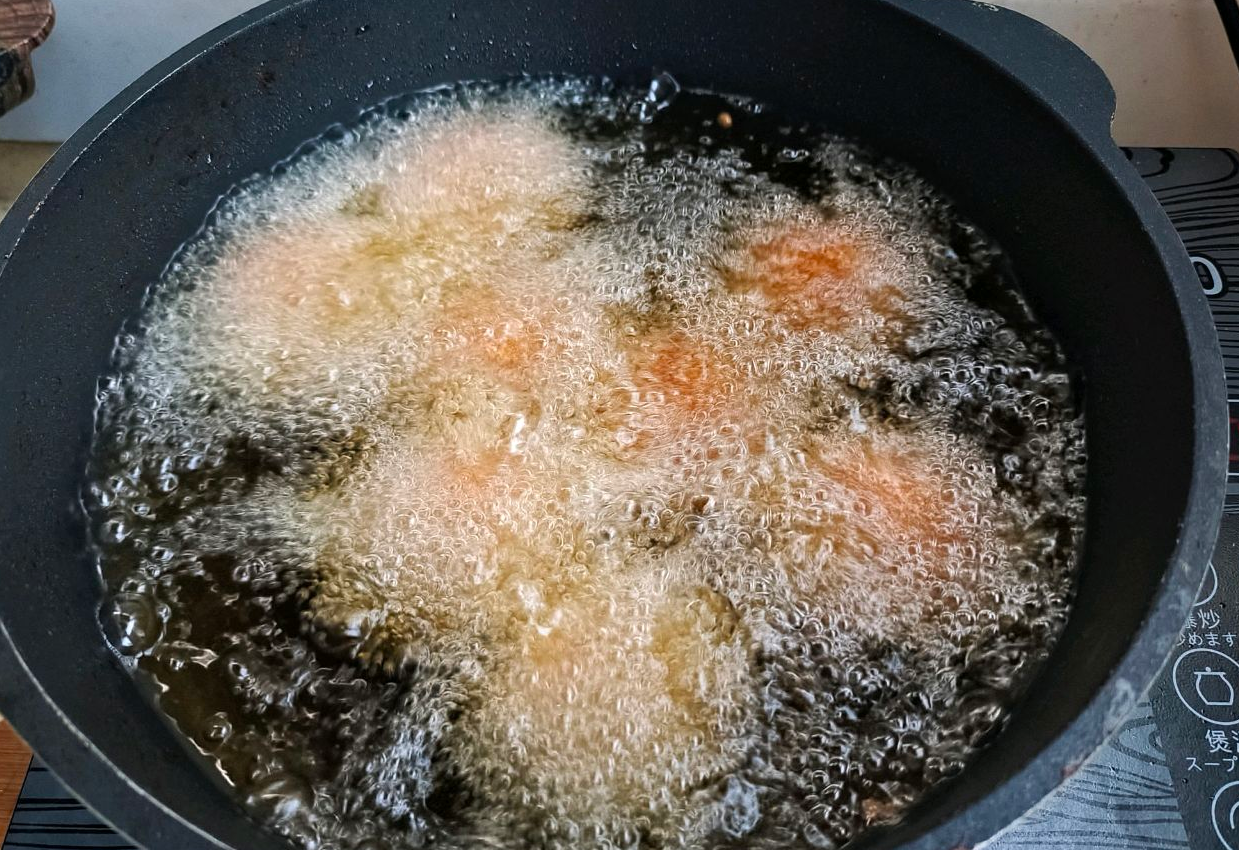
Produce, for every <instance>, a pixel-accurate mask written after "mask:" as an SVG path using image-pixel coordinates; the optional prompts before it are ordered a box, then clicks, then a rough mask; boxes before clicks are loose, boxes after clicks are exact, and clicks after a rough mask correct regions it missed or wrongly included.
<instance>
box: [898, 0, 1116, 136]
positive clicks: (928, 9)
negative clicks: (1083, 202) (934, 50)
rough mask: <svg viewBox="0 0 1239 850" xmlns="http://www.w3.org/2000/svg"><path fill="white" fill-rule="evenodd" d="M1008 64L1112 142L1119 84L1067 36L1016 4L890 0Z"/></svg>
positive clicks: (1085, 129) (1089, 132)
mask: <svg viewBox="0 0 1239 850" xmlns="http://www.w3.org/2000/svg"><path fill="white" fill-rule="evenodd" d="M891 2H892V4H893V5H895V6H898V7H899V8H900V9H902V10H904V11H905V12H908V13H910V14H912V15H914V16H915V17H917V18H920V19H921V20H923V21H925V22H926V23H928V24H930V25H931V26H933V27H935V28H937V29H939V30H941V31H943V32H944V33H945V34H947V35H949V36H954V37H955V38H957V39H959V40H960V41H962V42H965V43H966V44H968V45H969V46H970V47H972V48H973V49H974V50H977V51H979V52H981V53H982V54H983V55H985V57H986V58H988V59H989V60H990V61H991V62H993V63H994V64H995V65H997V66H999V67H1001V68H1003V69H1005V70H1006V71H1007V72H1008V73H1009V74H1011V75H1012V76H1014V77H1015V78H1016V79H1018V80H1019V81H1020V82H1021V83H1022V84H1023V85H1024V86H1026V87H1027V88H1028V89H1030V90H1031V91H1032V92H1033V93H1034V94H1036V95H1037V97H1038V99H1040V100H1041V101H1042V102H1043V103H1045V104H1046V105H1047V106H1048V107H1050V108H1051V109H1052V110H1054V111H1055V112H1056V113H1058V114H1059V115H1060V116H1062V117H1063V118H1064V119H1065V120H1066V121H1067V122H1068V123H1069V124H1071V125H1072V126H1073V127H1075V128H1076V129H1077V130H1078V131H1080V132H1081V134H1082V135H1084V136H1085V137H1086V138H1088V139H1090V140H1092V141H1094V142H1095V143H1103V144H1106V145H1109V146H1113V144H1114V141H1113V138H1112V136H1111V134H1110V125H1111V123H1112V122H1113V120H1114V110H1115V104H1116V100H1115V95H1114V87H1113V86H1112V85H1111V84H1110V80H1109V79H1107V78H1106V75H1105V74H1104V73H1103V72H1102V70H1101V68H1099V67H1098V66H1097V63H1096V62H1094V61H1093V60H1092V59H1090V58H1089V57H1088V55H1087V54H1085V52H1084V51H1083V50H1081V49H1080V48H1079V47H1077V46H1076V45H1075V44H1073V43H1072V42H1071V41H1070V40H1068V39H1067V38H1066V37H1064V36H1062V35H1060V34H1059V33H1057V32H1055V31H1054V30H1052V29H1050V28H1049V27H1048V26H1046V25H1045V24H1042V23H1040V22H1039V21H1035V20H1033V19H1032V18H1030V17H1028V16H1027V15H1022V14H1020V13H1019V12H1016V11H1013V10H1011V9H1006V8H1002V7H999V6H995V5H993V4H992V3H985V2H979V0H891Z"/></svg>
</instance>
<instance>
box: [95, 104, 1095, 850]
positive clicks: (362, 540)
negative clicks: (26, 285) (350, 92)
mask: <svg viewBox="0 0 1239 850" xmlns="http://www.w3.org/2000/svg"><path fill="white" fill-rule="evenodd" d="M623 104H624V101H623V98H622V97H619V98H618V99H617V98H616V97H615V96H614V92H611V93H610V94H609V95H608V92H606V91H605V90H603V91H595V90H593V89H591V88H590V86H589V85H587V84H584V83H580V82H572V81H569V82H559V83H546V82H542V83H538V82H525V83H523V84H520V85H516V86H513V87H510V88H507V89H501V90H491V91H490V92H489V94H488V95H487V96H480V95H479V94H478V93H477V92H471V91H470V90H468V89H462V90H460V91H458V92H455V93H450V94H441V95H439V96H436V97H428V98H426V99H425V100H424V101H423V102H422V104H421V105H420V107H419V109H418V110H417V112H416V114H415V115H414V116H413V117H412V118H409V119H399V118H390V119H386V120H383V121H378V122H371V123H370V124H369V126H368V129H366V131H365V132H360V133H356V134H351V135H350V136H349V137H348V138H347V139H346V140H345V141H344V142H340V143H336V144H328V145H324V146H322V147H321V148H320V149H319V150H318V151H317V152H316V153H314V154H313V155H311V156H308V157H306V158H304V159H303V160H301V161H299V162H297V163H295V164H293V165H291V166H289V167H288V168H287V169H286V171H285V173H284V174H282V175H281V176H280V177H278V178H277V179H273V180H269V181H264V182H262V183H259V184H256V186H255V187H254V188H253V189H251V190H249V191H248V192H246V193H242V194H241V195H239V196H237V197H235V198H233V199H231V200H230V201H229V202H228V203H227V204H226V205H225V206H224V211H223V213H222V214H221V216H220V217H219V220H218V221H217V222H216V224H215V225H214V226H213V227H212V228H210V229H208V231H207V232H205V233H204V234H203V235H202V236H201V237H200V238H199V239H198V240H197V241H196V242H195V243H194V244H193V245H192V246H191V247H190V249H189V250H188V251H187V252H186V253H185V255H184V256H183V257H181V258H180V260H179V261H178V262H177V263H176V264H175V265H174V266H173V267H172V271H171V273H170V275H169V279H168V280H167V281H165V282H164V284H163V288H162V289H160V290H159V291H158V292H157V294H156V295H155V297H154V298H153V302H152V307H151V310H150V313H149V316H148V317H147V319H146V321H145V324H144V326H143V329H142V333H141V334H140V335H138V336H137V337H135V338H134V339H133V340H131V341H130V342H129V343H128V345H127V346H124V347H123V353H124V357H123V362H124V372H123V373H122V375H120V376H119V377H117V378H115V379H113V381H112V383H111V384H110V385H109V389H108V394H107V395H106V396H105V399H104V403H103V408H102V413H101V438H100V445H101V446H102V447H103V448H101V449H100V457H101V458H102V460H101V461H100V462H99V463H98V467H99V469H101V470H105V471H106V475H105V474H102V473H101V475H100V476H99V477H100V480H99V481H97V482H96V484H95V487H94V490H93V491H92V499H93V501H92V504H93V506H94V508H95V515H96V517H97V518H98V519H99V528H100V535H101V538H102V539H101V546H102V549H103V552H104V556H103V558H104V565H103V566H104V572H105V575H107V576H108V577H109V578H110V579H111V581H112V585H113V587H114V589H115V590H117V591H119V593H120V595H119V596H117V597H116V598H117V600H119V601H118V602H113V603H112V613H113V620H114V626H115V628H116V632H115V634H114V641H117V642H118V645H121V648H122V649H123V650H125V651H128V652H129V653H130V654H132V655H136V656H140V657H141V658H142V659H143V660H142V662H141V663H142V664H145V665H146V669H147V670H148V671H149V672H150V673H151V675H153V676H154V677H155V678H156V679H158V680H159V681H161V682H162V683H164V687H165V695H164V696H163V697H161V699H162V701H163V702H162V704H163V705H164V707H165V709H166V710H168V711H169V712H170V713H171V714H172V715H173V716H174V717H175V718H176V719H177V720H178V722H180V723H181V725H182V728H184V729H185V730H186V732H187V734H189V735H190V736H191V737H192V738H194V740H195V741H196V742H197V743H198V744H199V746H200V748H202V749H203V750H204V752H208V753H210V754H212V755H213V756H214V757H215V758H216V759H218V761H219V763H220V766H221V769H222V770H224V772H225V774H226V775H227V776H229V778H230V779H231V781H233V782H234V783H236V784H237V785H238V786H239V787H241V788H242V789H243V790H244V791H245V793H246V794H247V795H249V800H250V802H251V805H253V806H254V807H255V809H256V810H257V811H259V812H261V813H264V814H265V816H266V817H268V818H270V819H271V820H272V821H273V822H274V823H275V824H276V825H277V827H278V828H279V829H281V830H282V831H284V832H285V833H286V834H288V835H290V836H292V837H293V838H294V839H296V840H298V841H300V842H301V843H303V844H304V845H305V846H307V847H323V848H329V847H341V848H345V847H347V848H354V847H356V848H361V847H363V846H365V847H369V846H390V847H405V846H419V845H420V843H421V842H424V841H430V843H431V846H445V847H446V846H468V845H470V844H474V845H481V846H513V847H520V846H528V847H564V848H568V847H574V848H576V847H634V848H635V847H638V846H640V847H666V848H678V847H683V848H689V847H697V846H705V845H707V844H709V843H711V842H717V841H719V840H724V839H726V838H727V837H728V836H730V837H731V838H732V839H740V838H743V839H744V840H746V841H748V842H749V846H755V847H774V846H787V842H789V841H797V842H801V843H802V844H805V845H807V846H815V847H831V846H836V845H837V844H839V843H842V842H844V841H846V840H847V839H848V838H850V837H851V836H853V835H854V834H856V832H857V831H858V830H860V829H861V828H863V826H864V825H866V824H869V823H874V822H882V821H887V820H890V819H892V818H894V817H896V816H897V815H898V813H899V812H900V811H901V810H902V809H903V808H904V807H905V806H906V805H907V804H908V803H909V802H910V801H911V800H912V799H914V798H915V797H916V796H917V795H918V794H919V793H921V791H923V790H924V788H926V787H928V786H929V785H931V784H933V782H935V781H937V780H938V779H940V778H941V777H943V776H946V775H950V774H951V773H953V772H954V771H957V770H958V769H959V767H960V765H961V764H962V762H961V759H962V758H963V757H964V756H965V755H966V754H967V753H968V752H969V751H970V750H971V748H972V747H973V746H974V745H975V744H977V743H978V742H980V741H981V740H982V739H983V738H984V736H985V735H987V734H989V733H990V732H991V731H992V730H993V729H995V728H996V727H997V725H998V723H999V721H1000V720H1001V717H1002V710H1003V705H1004V704H1005V702H1006V701H1007V700H1008V699H1009V698H1010V696H1011V694H1012V693H1013V689H1014V688H1015V687H1016V685H1017V684H1018V682H1019V680H1020V676H1021V675H1022V673H1023V672H1024V671H1025V670H1026V669H1027V668H1029V667H1030V666H1031V665H1033V664H1035V662H1036V661H1037V660H1038V659H1039V658H1040V657H1042V656H1043V655H1044V653H1045V652H1046V651H1048V645H1049V642H1050V639H1051V638H1052V637H1053V635H1054V634H1055V633H1056V631H1057V629H1058V627H1059V625H1060V624H1061V622H1062V620H1063V618H1064V617H1065V612H1066V597H1067V591H1068V587H1069V576H1070V572H1069V568H1070V562H1071V556H1072V552H1073V550H1074V545H1075V544H1074V541H1075V535H1076V534H1077V533H1078V526H1079V521H1080V515H1081V510H1082V502H1081V498H1082V497H1081V496H1080V495H1079V492H1080V488H1079V480H1080V477H1081V475H1082V462H1083V455H1082V449H1081V446H1082V431H1081V425H1080V421H1079V418H1078V417H1077V416H1076V414H1075V413H1074V412H1073V411H1072V409H1071V406H1070V401H1069V397H1068V396H1067V395H1066V394H1065V390H1064V386H1065V376H1063V375H1062V373H1061V370H1060V369H1059V367H1058V366H1057V365H1056V364H1055V363H1054V362H1038V356H1040V357H1041V359H1043V360H1044V359H1045V357H1046V356H1048V355H1047V354H1046V353H1047V352H1049V353H1050V354H1052V353H1053V346H1052V342H1050V341H1049V340H1048V337H1044V335H1042V336H1040V337H1036V340H1037V341H1038V342H1037V344H1039V345H1041V346H1042V349H1041V354H1040V355H1038V354H1037V352H1036V351H1034V350H1033V349H1034V348H1035V346H1033V344H1032V343H1029V342H1028V340H1027V339H1025V338H1024V337H1025V336H1027V335H1028V334H1029V333H1032V332H1030V331H1022V332H1020V333H1017V332H1016V331H1015V330H1012V329H1010V328H1007V327H1006V325H1005V323H1004V321H1003V320H1002V319H1001V318H1000V317H998V316H997V315H996V314H995V313H993V312H992V311H991V310H989V309H987V308H984V307H982V306H979V305H977V304H974V303H973V302H972V301H970V300H969V298H968V297H967V296H968V293H967V291H966V284H967V282H968V274H970V273H971V271H970V269H971V267H970V265H969V264H970V263H978V264H986V263H990V262H991V261H992V260H993V259H994V256H995V254H994V252H993V250H992V248H990V247H989V246H988V245H987V244H986V243H985V242H984V240H983V239H982V238H981V237H979V236H975V234H974V237H973V241H972V243H971V247H972V248H973V249H975V252H976V256H975V257H968V256H960V254H959V246H958V245H953V244H948V243H947V240H946V237H945V236H944V235H943V227H942V218H943V216H945V215H946V212H944V210H945V207H944V205H943V203H942V202H941V201H940V200H939V199H938V198H937V197H936V196H935V195H934V194H933V193H932V191H931V190H930V189H928V187H926V186H925V185H924V184H923V183H921V182H920V181H919V180H917V179H916V178H915V177H914V176H912V175H910V174H907V173H906V172H904V171H899V170H894V171H892V170H891V169H890V168H889V167H885V166H882V167H877V166H874V165H872V164H871V163H870V162H869V161H868V160H867V159H866V158H864V157H863V156H861V155H860V154H859V153H858V152H857V151H856V150H855V149H854V148H852V147H851V146H848V145H845V144H842V143H840V142H837V141H835V140H832V139H829V138H824V139H823V140H821V141H820V143H819V146H818V148H817V149H816V150H815V151H813V152H810V154H809V155H811V156H812V157H814V161H815V162H816V163H817V167H818V168H819V169H820V170H821V172H822V173H829V174H832V175H834V178H835V184H834V186H833V189H832V191H831V192H830V193H829V196H828V197H827V198H824V199H820V200H817V199H809V198H806V197H805V195H804V194H803V193H801V192H797V191H796V190H795V189H794V188H789V187H786V186H783V185H781V184H779V183H778V182H776V181H774V180H772V179H770V177H769V176H767V175H765V174H763V173H762V172H761V170H760V169H758V168H755V167H754V166H753V164H752V163H750V162H749V161H747V160H746V159H745V157H744V156H743V154H742V152H741V151H740V150H739V149H735V148H728V147H726V146H725V145H724V146H721V147H719V148H714V149H708V150H704V151H703V150H687V149H686V150H679V151H672V152H670V153H668V154H666V155H659V156H654V155H653V153H652V151H651V148H650V144H649V142H648V140H647V139H646V135H645V134H646V133H647V132H648V130H647V129H645V128H646V127H647V126H648V125H646V124H644V123H641V122H639V121H628V120H626V119H625V118H624V116H625V115H626V114H627V113H626V110H625V108H624V105H623ZM568 114H572V115H577V116H578V117H579V116H580V115H581V114H585V115H587V116H589V117H590V118H591V119H592V120H593V121H594V122H595V123H598V122H601V123H603V124H606V125H607V126H608V128H609V133H607V134H601V135H599V134H585V135H582V134H580V133H579V132H577V131H574V130H573V129H572V126H573V125H572V122H571V121H569V120H568V119H567V118H566V117H565V116H566V115H568ZM728 126H730V120H729V122H728ZM792 153H795V155H797V156H799V155H801V154H800V153H799V152H792ZM791 155H792V154H791V153H789V154H788V156H791ZM963 230H964V232H965V233H973V231H971V230H970V229H968V228H966V227H965V228H964V229H963ZM961 281H962V282H961ZM1021 333H1023V334H1024V336H1021ZM1004 334H1005V335H1004ZM1034 336H1036V335H1035V334H1034ZM995 340H997V342H995ZM1029 364H1032V365H1031V366H1030V365H1029ZM961 411H970V413H968V414H967V415H965V414H964V413H961ZM969 417H970V418H969ZM1003 423H1006V424H1005V425H1004V424H1003ZM995 429H1000V430H1001V434H998V432H997V431H996V430H995ZM996 435H997V436H996ZM183 482H184V486H182V483H183ZM190 482H192V484H191V483H190ZM221 564H227V565H228V567H227V576H225V577H222V578H221V576H220V574H218V573H219V571H220V570H223V569H224V567H221V566H220V565H221ZM203 598H211V599H213V600H214V602H213V603H212V605H213V606H214V607H212V605H206V604H205V603H204V602H203V601H202V600H203ZM156 599H157V600H158V605H159V606H162V607H161V608H160V609H159V610H160V611H162V612H163V614H162V616H163V618H164V619H167V621H168V622H167V625H166V627H165V626H164V625H162V624H161V625H160V626H159V627H158V628H159V629H160V630H162V632H163V633H164V634H161V638H162V642H161V641H159V640H156V639H154V638H150V639H147V637H148V636H149V633H150V632H151V631H152V630H153V629H154V628H155V627H154V626H153V625H151V624H149V623H147V621H153V620H155V619H158V618H157V617H155V615H154V614H152V611H154V607H153V606H154V605H155V604H156V603H155V602H152V601H150V600H156ZM221 605H222V606H225V607H228V608H230V609H232V610H233V611H234V613H233V614H230V615H228V616H231V617H234V618H235V619H236V622H235V623H233V624H232V625H230V626H228V627H227V628H225V627H223V626H220V625H218V623H217V624H216V625H215V626H214V627H213V628H212V627H210V626H208V625H207V623H206V621H205V619H204V618H208V617H209V614H208V613H207V612H209V611H217V612H218V610H219V606H221ZM246 605H249V606H251V607H250V608H249V609H246V613H245V614H243V615H242V614H238V613H236V611H237V610H239V609H241V608H244V606H246ZM289 606H293V608H292V609H291V610H293V612H294V613H292V614H283V615H281V614H279V612H281V611H286V610H288V609H289ZM216 616H217V617H218V618H222V619H219V622H223V619H227V618H226V617H224V615H222V614H218V613H217V615H216ZM281 616H283V617H285V619H287V617H289V616H291V617H293V621H294V622H295V623H296V622H299V623H300V627H299V631H300V632H301V634H298V633H297V631H298V629H293V630H292V631H291V632H290V631H289V629H288V627H287V626H286V625H282V622H283V621H281V619H280V617H281ZM230 622H231V621H230ZM144 623H147V625H145V626H144V625H143V624H144ZM117 624H119V625H117ZM143 631H144V634H143V635H138V634H137V633H138V632H143ZM126 642H127V643H126ZM187 647H188V649H187ZM195 647H196V648H195ZM195 652H197V655H194V653H195ZM203 652H208V653H209V656H208V655H203V654H202V653H203ZM320 655H321V659H320V660H317V661H316V660H315V659H316V658H319V656H320ZM195 658H196V659H197V660H196V661H194V660H193V659H195ZM330 658H335V659H337V661H336V662H334V663H336V664H338V665H340V666H338V667H335V668H332V667H331V663H332V662H329V661H326V660H322V659H330ZM186 659H189V660H188V661H187V660H186ZM195 667H196V668H199V669H200V670H201V672H194V674H193V675H194V676H196V677H198V678H197V679H196V680H194V681H196V682H197V686H198V687H199V688H201V689H202V690H203V691H204V692H206V693H208V694H209V693H210V692H211V688H212V687H214V688H220V687H223V688H224V689H225V691H227V692H228V693H229V694H230V696H229V697H227V698H224V697H219V698H215V697H210V696H207V697H203V698H201V699H199V700H197V701H196V700H195V699H194V698H191V697H182V696H180V694H181V693H182V692H181V690H180V689H181V688H187V687H189V686H188V685H187V684H185V683H186V682H188V681H189V679H187V678H186V676H188V673H186V670H190V671H193V670H194V668H195ZM205 680H210V681H211V682H212V683H213V684H212V685H210V686H203V685H202V681H205ZM337 692H341V693H344V694H345V695H344V696H341V695H340V693H337ZM348 694H351V697H350V696H348ZM350 699H351V700H352V703H350ZM350 705H351V706H352V707H349V706H350ZM205 706H210V708H212V709H215V708H218V709H219V711H208V710H207V708H206V707H205ZM327 706H331V707H333V709H339V710H340V711H341V712H342V713H343V714H344V715H346V716H345V719H344V720H335V719H332V720H330V721H328V720H326V719H324V720H322V721H321V722H318V721H315V718H316V717H320V716H324V715H322V712H323V711H324V710H325V708H326V707H327ZM324 717H325V716H324ZM316 723H317V726H316ZM234 727H235V728H234ZM242 729H244V731H242ZM311 729H313V730H314V731H310V730H311ZM221 730H224V731H221ZM315 736H318V737H315ZM320 738H321V739H323V740H327V741H329V742H330V743H329V744H322V743H321V741H320V744H321V746H322V747H323V752H316V751H314V747H313V745H312V743H307V742H312V741H314V740H319V739H320ZM333 748H334V749H333ZM294 751H295V755H294V754H292V753H294ZM272 752H275V753H277V755H274V756H273V755H271V753H272ZM264 753H265V754H264ZM279 753H284V754H283V755H279ZM445 789H447V790H445ZM445 800H447V802H445ZM367 841H374V842H382V844H381V845H380V844H378V843H376V844H373V845H371V844H366V843H365V842H367Z"/></svg>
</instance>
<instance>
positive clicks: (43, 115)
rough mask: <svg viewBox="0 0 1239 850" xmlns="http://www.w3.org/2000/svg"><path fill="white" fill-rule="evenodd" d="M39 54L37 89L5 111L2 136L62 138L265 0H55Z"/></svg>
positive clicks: (0, 119)
mask: <svg viewBox="0 0 1239 850" xmlns="http://www.w3.org/2000/svg"><path fill="white" fill-rule="evenodd" d="M53 2H54V4H55V6H56V28H55V29H54V30H52V35H51V37H50V38H49V39H48V40H47V43H46V44H44V45H43V46H42V47H40V48H38V49H37V50H36V51H35V53H34V58H33V59H34V76H35V96H34V97H33V98H32V99H31V100H30V101H29V102H27V103H24V104H22V105H21V106H20V107H18V108H17V109H15V110H13V111H12V112H10V113H9V114H7V115H4V116H2V117H0V139H22V140H27V141H48V142H62V141H64V140H65V139H67V138H68V137H69V136H70V135H71V134H72V133H73V131H74V130H76V129H77V128H78V127H79V126H81V124H82V123H83V122H84V121H85V120H86V119H87V118H89V117H90V116H91V115H93V114H94V113H95V111H96V110H97V109H99V107H101V106H103V104H105V103H107V102H108V101H109V100H111V99H112V97H113V96H114V95H116V94H117V93H119V92H120V90H121V89H123V88H124V87H125V86H127V85H128V84H129V83H131V82H133V81H134V80H135V79H137V77H138V76H139V75H141V74H142V72H143V71H146V70H147V69H148V68H150V67H151V66H152V65H154V64H155V63H156V62H158V61H159V60H160V59H163V58H164V57H165V56H167V55H168V54H170V53H172V52H173V51H175V50H176V49H177V48H179V47H182V46H183V45H185V44H187V43H188V42H190V41H192V40H193V39H195V38H197V37H198V36H200V35H202V34H203V33H205V32H207V31H209V30H211V29H213V28H214V27H217V26H219V25H220V24H222V23H223V22H224V21H227V20H228V19H229V18H232V17H234V16H235V15H237V14H239V13H241V12H243V11H245V10H246V9H249V8H251V7H253V6H257V5H259V2H260V0H53Z"/></svg>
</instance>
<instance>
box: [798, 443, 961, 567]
mask: <svg viewBox="0 0 1239 850" xmlns="http://www.w3.org/2000/svg"><path fill="white" fill-rule="evenodd" d="M818 463H819V464H820V465H819V471H820V472H821V474H823V475H824V476H825V477H826V478H827V479H829V480H830V481H832V482H834V483H836V484H838V485H839V486H841V487H843V488H844V489H845V490H847V491H848V492H849V493H851V494H852V495H854V496H856V497H859V498H860V499H861V500H862V501H863V502H864V503H865V504H866V505H868V507H869V511H868V514H869V515H868V518H867V519H866V520H863V521H862V522H863V524H864V525H867V526H870V528H869V529H868V530H869V531H871V533H872V536H873V538H874V539H876V540H878V541H888V542H891V543H910V542H920V543H922V544H924V545H926V546H929V547H932V546H934V545H936V544H943V543H949V542H957V541H958V540H959V536H960V534H961V529H960V528H959V526H958V517H957V514H958V509H957V507H956V506H955V503H954V499H953V498H952V496H951V495H950V494H949V493H948V492H947V488H946V487H945V485H944V482H943V475H942V472H940V471H938V470H935V468H934V465H935V459H934V456H933V455H932V454H930V450H929V449H928V447H927V451H926V452H925V453H924V454H919V453H917V452H916V450H915V447H913V446H906V445H899V444H892V443H889V442H887V441H886V440H870V439H858V440H856V441H854V442H853V443H851V444H850V445H848V446H847V447H845V448H843V449H841V450H840V451H838V452H832V453H830V454H829V455H825V456H822V457H820V458H819V459H818Z"/></svg>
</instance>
